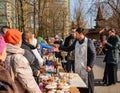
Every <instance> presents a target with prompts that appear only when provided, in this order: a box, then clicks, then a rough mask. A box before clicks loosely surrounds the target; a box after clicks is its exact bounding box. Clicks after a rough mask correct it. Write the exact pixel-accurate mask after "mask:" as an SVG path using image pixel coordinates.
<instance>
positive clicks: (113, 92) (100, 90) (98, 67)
mask: <svg viewBox="0 0 120 93" xmlns="http://www.w3.org/2000/svg"><path fill="white" fill-rule="evenodd" d="M103 58H104V56H97V59H96V64H95V66H94V69H93V70H94V75H95V93H120V62H119V66H118V67H119V69H118V82H117V84H116V85H112V86H103V85H102V84H100V83H99V81H102V78H103V72H104V63H103Z"/></svg>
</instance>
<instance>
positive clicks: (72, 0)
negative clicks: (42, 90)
mask: <svg viewBox="0 0 120 93" xmlns="http://www.w3.org/2000/svg"><path fill="white" fill-rule="evenodd" d="M76 1H77V0H70V18H71V19H73V14H74V7H75V2H76ZM92 3H93V2H92V0H83V9H84V17H85V19H86V21H87V28H93V27H94V26H95V21H94V20H95V16H91V15H90V14H88V9H89V7H90V6H91V4H92Z"/></svg>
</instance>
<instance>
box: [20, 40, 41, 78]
mask: <svg viewBox="0 0 120 93" xmlns="http://www.w3.org/2000/svg"><path fill="white" fill-rule="evenodd" d="M21 47H22V48H23V49H25V54H24V56H25V57H26V58H27V60H28V61H29V63H30V66H31V68H32V71H33V75H34V76H37V73H38V70H40V66H39V62H38V59H37V58H36V57H35V55H34V54H33V52H32V49H35V47H34V46H32V45H31V44H28V43H27V42H24V41H23V42H22V46H21Z"/></svg>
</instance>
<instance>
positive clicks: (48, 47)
mask: <svg viewBox="0 0 120 93" xmlns="http://www.w3.org/2000/svg"><path fill="white" fill-rule="evenodd" d="M38 44H39V45H40V48H39V51H40V53H41V52H42V49H43V48H47V49H53V47H52V46H49V45H47V44H45V43H43V42H38Z"/></svg>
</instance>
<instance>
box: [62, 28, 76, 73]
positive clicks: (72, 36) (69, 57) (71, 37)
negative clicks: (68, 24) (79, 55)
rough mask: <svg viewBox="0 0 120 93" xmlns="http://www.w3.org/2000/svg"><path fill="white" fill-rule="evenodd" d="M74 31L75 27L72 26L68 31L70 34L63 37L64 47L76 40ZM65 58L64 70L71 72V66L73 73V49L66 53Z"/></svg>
mask: <svg viewBox="0 0 120 93" xmlns="http://www.w3.org/2000/svg"><path fill="white" fill-rule="evenodd" d="M75 31H76V28H72V29H71V31H70V35H69V36H68V37H66V38H65V42H64V46H65V47H68V46H71V45H72V44H73V42H74V41H75V40H76V39H75ZM66 60H67V63H66V66H65V67H66V68H65V69H66V71H67V72H71V68H72V71H73V72H74V73H75V51H74V50H73V51H69V52H68V53H67V56H66Z"/></svg>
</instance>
